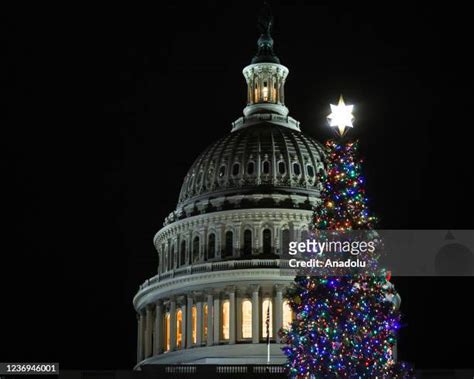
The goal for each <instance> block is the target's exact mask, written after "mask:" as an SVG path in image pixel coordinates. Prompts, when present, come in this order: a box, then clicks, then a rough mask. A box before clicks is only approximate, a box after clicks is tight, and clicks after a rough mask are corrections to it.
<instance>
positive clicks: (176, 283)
mask: <svg viewBox="0 0 474 379" xmlns="http://www.w3.org/2000/svg"><path fill="white" fill-rule="evenodd" d="M293 277H294V275H284V272H282V270H280V269H278V268H274V269H271V268H262V269H258V268H255V269H242V270H227V271H211V272H207V273H202V274H192V275H186V276H182V277H178V278H172V279H169V280H166V281H164V282H157V283H153V284H151V285H149V286H147V287H145V288H142V289H141V290H140V291H138V293H137V294H136V295H135V297H134V299H133V305H134V306H135V309H141V308H143V307H144V306H145V305H146V304H149V303H154V302H156V301H157V300H158V299H163V298H168V297H170V296H176V295H181V294H183V292H184V291H183V289H185V288H188V289H189V288H190V287H193V288H194V289H195V290H196V291H203V290H204V291H205V292H206V293H209V292H211V293H212V292H213V291H215V290H219V291H222V290H224V288H225V287H226V286H227V285H228V283H229V282H232V283H235V285H238V286H244V285H247V286H248V284H253V285H255V286H259V284H255V283H256V282H258V283H261V284H264V283H268V284H269V285H273V284H274V283H281V284H286V283H287V284H288V285H289V284H290V283H291V282H292V281H293ZM246 282H247V283H248V284H246Z"/></svg>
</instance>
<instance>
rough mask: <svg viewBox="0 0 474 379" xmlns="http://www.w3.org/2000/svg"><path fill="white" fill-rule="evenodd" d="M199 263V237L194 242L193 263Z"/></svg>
mask: <svg viewBox="0 0 474 379" xmlns="http://www.w3.org/2000/svg"><path fill="white" fill-rule="evenodd" d="M197 261H199V237H198V236H196V237H194V240H193V263H195V262H197Z"/></svg>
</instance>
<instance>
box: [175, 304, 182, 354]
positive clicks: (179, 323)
mask: <svg viewBox="0 0 474 379" xmlns="http://www.w3.org/2000/svg"><path fill="white" fill-rule="evenodd" d="M176 346H177V348H178V349H181V348H182V347H183V312H182V311H181V309H178V310H177V311H176Z"/></svg>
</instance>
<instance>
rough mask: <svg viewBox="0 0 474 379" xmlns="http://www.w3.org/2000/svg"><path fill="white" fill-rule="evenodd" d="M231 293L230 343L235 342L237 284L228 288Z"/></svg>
mask: <svg viewBox="0 0 474 379" xmlns="http://www.w3.org/2000/svg"><path fill="white" fill-rule="evenodd" d="M227 293H228V294H229V344H234V343H235V313H236V312H235V286H230V287H228V288H227Z"/></svg>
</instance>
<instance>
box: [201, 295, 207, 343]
mask: <svg viewBox="0 0 474 379" xmlns="http://www.w3.org/2000/svg"><path fill="white" fill-rule="evenodd" d="M207 312H208V309H207V304H204V306H203V307H202V339H203V341H206V340H207Z"/></svg>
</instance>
